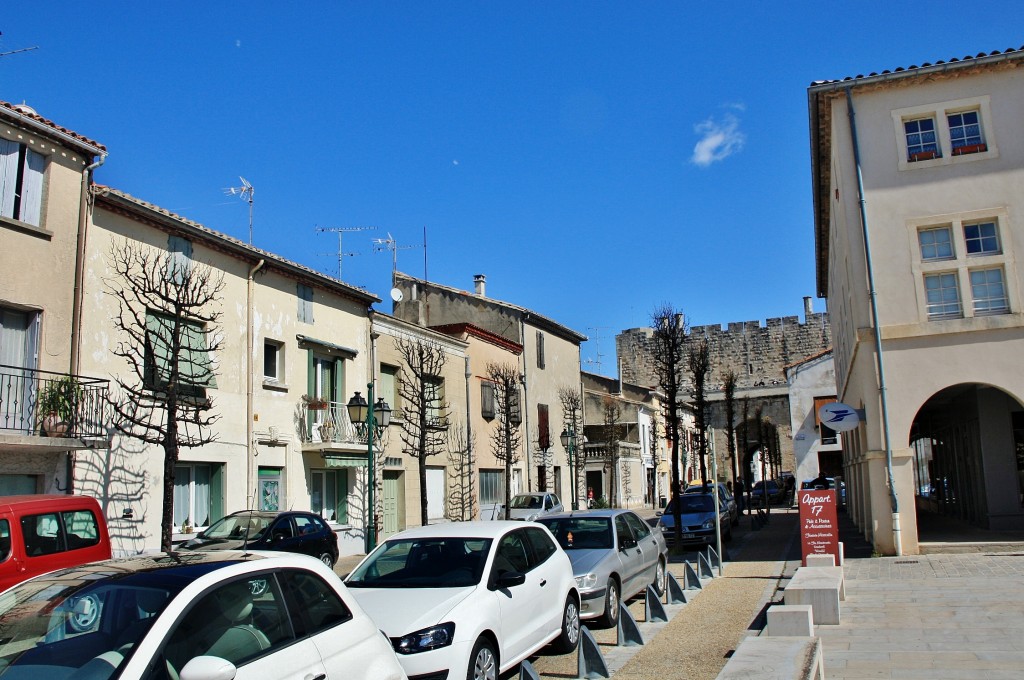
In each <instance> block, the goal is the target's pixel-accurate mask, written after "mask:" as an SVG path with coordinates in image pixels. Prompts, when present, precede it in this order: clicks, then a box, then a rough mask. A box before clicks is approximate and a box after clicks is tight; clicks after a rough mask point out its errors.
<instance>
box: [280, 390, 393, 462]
mask: <svg viewBox="0 0 1024 680" xmlns="http://www.w3.org/2000/svg"><path fill="white" fill-rule="evenodd" d="M318 406H321V404H315V405H311V404H309V403H308V402H302V403H300V404H299V407H300V415H301V417H300V418H299V434H300V436H301V437H302V444H303V448H306V449H318V448H319V449H323V448H332V449H348V450H350V451H358V452H360V453H364V454H365V453H366V444H367V442H366V432H365V431H364V430H365V428H362V427H356V426H355V425H353V424H352V421H351V420H350V419H349V417H348V408H347V404H346V403H345V402H341V401H326V402H322V406H323V407H322V408H318ZM387 433H388V431H387V429H385V430H384V432H383V436H382V437H381V438H380V439H377V437H376V436H374V445H375V446H376V447H377V448H378V449H381V448H383V447H385V446H386V445H387V438H388V434H387Z"/></svg>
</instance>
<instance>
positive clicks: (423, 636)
mask: <svg viewBox="0 0 1024 680" xmlns="http://www.w3.org/2000/svg"><path fill="white" fill-rule="evenodd" d="M454 639H455V624H454V623H453V622H451V621H449V622H448V623H442V624H439V625H437V626H431V627H430V628H424V629H423V630H418V631H416V632H415V633H409V634H408V635H403V636H402V637H400V638H394V639H392V640H391V645H392V646H393V647H394V648H395V651H396V652H398V653H399V654H419V653H420V652H429V651H430V650H431V649H440V648H441V647H447V646H448V645H450V644H451V643H452V640H454Z"/></svg>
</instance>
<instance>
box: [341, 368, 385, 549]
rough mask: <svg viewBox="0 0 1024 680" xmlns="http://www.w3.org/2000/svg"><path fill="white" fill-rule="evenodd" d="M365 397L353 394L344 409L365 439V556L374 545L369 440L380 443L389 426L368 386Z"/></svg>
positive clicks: (373, 473) (373, 484)
mask: <svg viewBox="0 0 1024 680" xmlns="http://www.w3.org/2000/svg"><path fill="white" fill-rule="evenodd" d="M366 396H367V397H369V400H367V399H363V397H362V395H361V394H359V392H356V393H355V394H354V395H352V398H351V399H349V400H348V404H347V405H346V408H347V409H348V418H349V420H351V421H352V424H353V425H355V426H356V431H357V432H358V433H359V436H365V437H366V466H367V469H366V476H367V478H368V479H369V484H367V494H368V501H367V508H368V516H369V522H368V524H367V527H366V552H367V554H369V553H370V551H371V550H373V549H374V547H375V546H376V545H377V506H376V505H375V504H374V489H375V488H376V486H377V472H376V470H375V469H374V468H375V467H376V466H375V465H374V459H375V458H376V456H374V454H373V440H374V438H376V439H377V441H380V438H381V436H382V435H383V434H384V430H385V429H386V428H387V426H388V425H390V424H391V407H390V406H388V403H387V402H386V401H384V397H380V398H379V399H377V403H374V401H373V383H372V382H371V383H369V384H367V385H366Z"/></svg>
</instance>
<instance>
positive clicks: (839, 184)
mask: <svg viewBox="0 0 1024 680" xmlns="http://www.w3.org/2000/svg"><path fill="white" fill-rule="evenodd" d="M1022 65H1024V52H1022V51H1019V50H1008V51H1006V52H1003V53H999V52H994V53H992V54H987V55H986V54H981V55H978V56H977V57H967V58H964V59H953V60H950V61H948V62H941V61H940V62H937V63H934V64H923V65H921V66H912V67H910V68H906V69H896V70H895V71H885V72H883V73H880V74H871V75H868V76H857V77H855V78H847V79H844V80H840V81H827V82H817V83H814V84H812V85H811V87H810V88H809V89H808V104H809V115H810V135H811V159H812V182H813V190H814V211H815V213H814V216H815V244H816V263H817V285H818V295H819V296H821V297H827V298H828V306H829V311H830V315H831V323H832V336H833V343H834V351H835V371H836V385H837V396H838V399H839V401H841V402H842V403H844V404H846V405H848V406H850V407H853V408H854V409H863V410H864V413H865V420H864V421H863V422H862V423H861V424H860V426H859V427H858V428H857V429H855V430H853V431H851V432H850V433H849V434H848V436H845V437H844V442H843V448H844V468H845V476H846V479H847V483H848V503H849V508H850V512H851V514H852V517H853V519H854V521H855V522H856V524H857V526H858V527H859V528H860V529H861V530H862V531H863V533H864V535H865V536H866V537H867V538H868V539H869V540H871V541H872V542H873V543H874V545H875V546H876V549H877V550H878V551H879V552H882V553H884V554H900V553H903V554H916V553H917V552H918V550H919V540H921V539H922V538H923V537H921V536H919V531H918V529H919V524H920V522H919V521H918V520H919V519H920V517H921V516H922V515H923V514H924V513H929V514H931V515H937V516H949V517H953V518H957V519H960V520H964V521H966V522H969V523H971V524H974V525H976V526H978V527H981V528H988V529H1009V528H1017V529H1019V528H1022V527H1024V507H1022V503H1024V482H1022V479H1024V458H1021V456H1020V455H1019V453H1018V452H1019V451H1020V450H1021V448H1022V446H1024V409H1022V408H1021V399H1022V398H1024V369H1022V367H1021V362H1020V357H1021V356H1022V353H1024V324H1022V321H1024V316H1022V297H1021V293H1022V290H1021V272H1020V270H1018V269H1017V264H1016V262H1017V255H1018V254H1022V255H1024V194H1022V192H1021V187H1022V186H1024V137H1022V136H1021V135H1020V134H1019V131H1020V120H1021V116H1022V114H1024V78H1022V77H1021V74H1022V71H1021V67H1022ZM883 388H884V389H883ZM897 529H898V530H899V531H898V532H897V531H896V530H897Z"/></svg>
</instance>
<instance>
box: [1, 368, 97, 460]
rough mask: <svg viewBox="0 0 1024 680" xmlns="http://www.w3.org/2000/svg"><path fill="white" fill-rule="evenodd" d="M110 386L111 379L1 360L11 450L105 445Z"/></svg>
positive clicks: (5, 434) (4, 426)
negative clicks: (48, 369)
mask: <svg viewBox="0 0 1024 680" xmlns="http://www.w3.org/2000/svg"><path fill="white" fill-rule="evenodd" d="M109 388H110V381H109V380H103V379H99V378H87V377H85V376H78V375H70V374H67V373H53V372H51V371H40V370H37V369H34V368H24V367H21V366H8V365H5V364H0V441H2V443H3V444H4V448H5V449H8V450H11V449H38V448H41V447H42V448H55V449H59V450H70V449H87V448H105V447H107V446H109V441H108V440H109V437H110V434H109V427H110V408H109V405H108V403H107V393H108V391H109Z"/></svg>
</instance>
